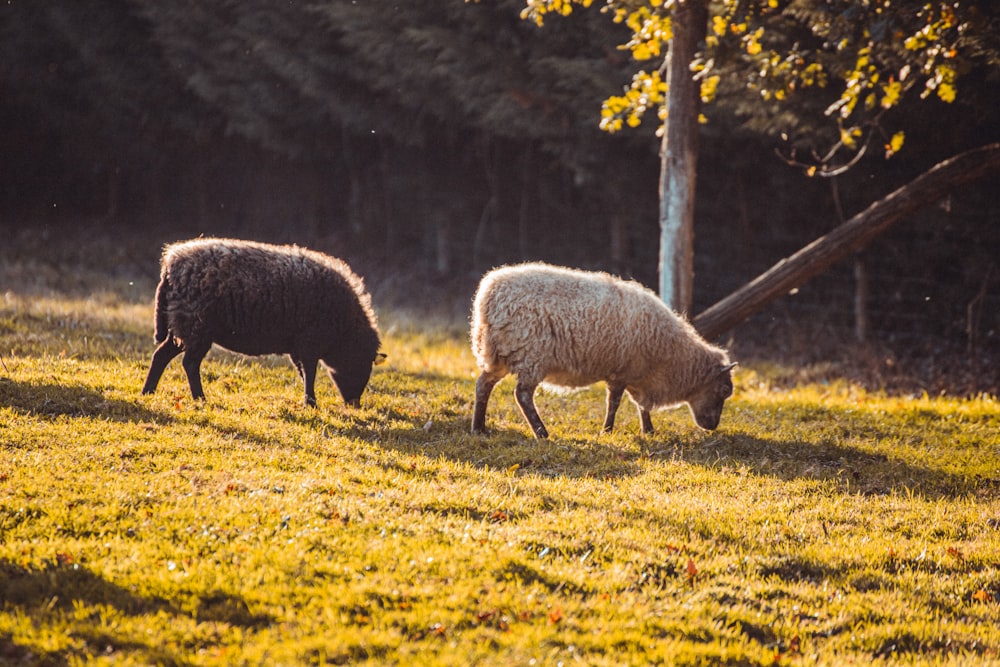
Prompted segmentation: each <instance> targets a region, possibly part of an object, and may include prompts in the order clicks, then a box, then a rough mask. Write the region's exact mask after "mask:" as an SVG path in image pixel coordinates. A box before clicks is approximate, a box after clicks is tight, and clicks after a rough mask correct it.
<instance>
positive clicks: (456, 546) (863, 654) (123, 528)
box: [0, 253, 1000, 665]
mask: <svg viewBox="0 0 1000 667" xmlns="http://www.w3.org/2000/svg"><path fill="white" fill-rule="evenodd" d="M154 254H155V253H154ZM71 259H72V258H71ZM0 260H2V261H0V264H3V268H0V277H2V278H4V279H5V280H6V281H7V282H6V283H0V361H2V365H0V665H7V664H11V665H13V664H18V665H19V664H40V665H74V664H84V663H86V664H116V665H121V664H143V665H145V664H164V665H232V664H248V665H259V664H273V665H298V664H428V665H434V664H440V665H468V664H518V665H572V664H587V665H620V664H636V665H638V664H654V663H665V664H729V665H772V664H787V665H812V664H824V665H826V664H829V665H834V664H836V665H840V664H850V663H853V664H871V663H879V662H884V663H891V664H896V663H903V664H969V663H970V662H974V663H976V664H983V663H987V664H988V663H994V664H1000V653H998V652H1000V401H998V400H996V399H995V398H990V397H980V398H976V399H964V400H959V399H953V398H947V397H927V396H886V395H876V394H871V393H867V392H865V391H864V390H862V389H860V388H858V387H856V386H852V385H850V384H847V383H845V382H843V381H838V380H836V379H834V378H830V379H829V380H828V381H818V382H815V383H811V384H808V385H801V386H793V387H787V386H784V384H782V385H781V386H778V385H777V384H776V383H775V382H774V381H773V380H774V378H775V377H778V376H782V375H787V369H782V368H780V367H777V366H774V367H769V366H763V365H762V366H759V367H753V366H751V367H742V368H741V369H740V370H739V372H738V373H737V376H736V383H737V390H736V395H735V397H734V398H733V399H732V400H731V401H730V403H729V404H728V405H727V408H726V412H725V413H724V415H723V423H722V426H721V428H720V429H719V430H718V431H716V432H714V433H705V432H702V431H699V430H698V429H697V428H696V427H695V426H694V425H693V424H692V422H691V420H690V418H689V416H688V415H687V414H686V411H685V410H675V411H666V412H662V413H658V414H657V415H654V422H655V424H656V425H657V427H658V433H657V435H655V436H653V437H645V436H642V435H640V434H639V433H638V420H637V418H636V416H635V414H634V411H633V410H632V409H631V407H625V406H623V409H622V412H621V414H620V416H619V431H618V432H617V433H615V434H613V435H598V430H599V427H600V422H601V418H602V416H603V388H602V387H595V388H592V389H589V390H585V391H581V392H577V393H573V394H569V395H554V394H544V395H542V396H540V397H539V400H538V403H539V409H540V410H541V411H542V413H543V416H544V417H545V418H546V421H547V424H548V426H549V429H550V431H551V432H552V433H553V437H552V438H551V440H549V441H542V442H538V441H535V440H533V439H530V438H529V437H528V434H529V430H528V428H527V425H526V424H525V423H524V422H523V420H522V418H521V416H520V414H519V413H518V412H517V409H516V406H515V404H514V401H513V397H512V383H511V382H510V380H506V381H504V382H503V383H502V384H501V385H499V386H498V388H497V390H496V392H495V393H494V399H493V402H492V404H491V411H490V414H489V416H488V420H489V424H490V426H491V427H493V429H494V434H493V435H492V436H490V437H479V436H472V435H470V434H469V433H468V431H469V421H470V417H471V410H472V395H473V385H474V377H475V368H474V363H473V360H472V356H471V354H470V352H469V351H468V346H467V343H466V341H465V339H464V333H463V332H462V331H461V329H456V327H454V326H450V327H449V326H440V325H436V324H434V323H430V322H422V321H419V320H416V319H413V318H411V317H403V316H402V315H400V314H394V313H391V312H390V313H385V312H383V313H380V315H381V317H382V321H383V330H384V333H385V336H384V337H385V349H386V351H387V352H388V353H389V355H390V357H389V363H388V364H387V365H385V366H380V367H378V368H376V371H375V373H374V375H373V378H372V382H371V384H370V386H369V390H368V392H367V393H366V394H365V396H364V398H363V400H362V407H361V408H359V409H349V408H346V407H345V406H344V405H343V403H342V402H341V400H340V397H339V396H337V395H336V391H335V388H334V386H333V384H332V383H331V382H330V381H329V379H328V378H325V377H324V378H323V379H322V380H321V381H320V382H318V383H317V395H318V399H319V407H318V408H317V409H308V408H305V407H303V405H302V404H301V387H300V385H299V381H298V379H297V378H296V376H295V375H294V373H293V370H292V368H291V365H290V364H289V363H288V362H287V360H285V359H282V358H278V357H274V358H271V357H267V358H261V359H247V358H244V357H239V356H237V355H231V354H228V353H225V352H224V351H221V350H215V351H213V352H212V353H211V354H210V355H209V359H208V360H207V361H206V363H205V365H204V367H203V375H204V378H205V390H206V394H207V395H208V399H207V400H206V401H205V402H204V403H198V402H193V401H192V400H191V399H190V396H189V394H188V392H187V386H186V382H185V380H184V377H183V372H182V370H181V368H180V364H179V362H177V361H175V362H174V363H173V364H172V365H171V366H170V367H168V369H167V373H166V374H165V375H164V379H163V381H162V382H161V385H160V388H159V391H158V392H157V393H156V394H155V395H153V396H149V397H140V396H139V387H140V386H141V384H142V380H143V378H144V376H145V371H146V366H147V363H148V358H149V355H150V354H151V352H152V347H153V345H152V324H151V320H152V312H151V310H152V309H151V306H150V302H151V300H152V290H153V283H152V279H151V278H150V276H149V275H148V274H145V275H135V276H133V275H131V274H130V271H129V270H127V269H122V270H120V271H116V272H114V273H113V274H111V275H101V273H100V271H99V270H93V271H91V270H88V269H86V267H82V268H81V269H80V270H79V271H69V272H67V271H64V270H62V271H61V270H55V269H53V271H54V272H53V274H52V275H51V276H49V277H47V278H46V277H45V276H44V275H43V276H42V277H41V278H39V279H38V280H39V281H41V282H40V283H25V282H23V281H21V282H17V281H15V280H14V277H15V276H17V275H18V270H17V269H18V267H17V266H16V265H15V264H16V261H17V260H15V259H13V258H12V257H11V256H4V255H2V254H0ZM34 268H37V267H34ZM151 272H155V267H154V268H153V270H152V271H151ZM32 275H37V271H34V270H33V272H32ZM11 285H14V287H13V288H12V287H11ZM377 305H378V304H377V303H376V306H377Z"/></svg>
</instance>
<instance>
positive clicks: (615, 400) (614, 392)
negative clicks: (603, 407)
mask: <svg viewBox="0 0 1000 667" xmlns="http://www.w3.org/2000/svg"><path fill="white" fill-rule="evenodd" d="M624 393H625V386H624V385H616V384H608V411H607V413H605V415H604V428H603V429H602V430H603V431H604V432H605V433H611V431H612V430H613V429H614V428H615V415H616V414H617V413H618V406H619V405H621V402H622V394H624Z"/></svg>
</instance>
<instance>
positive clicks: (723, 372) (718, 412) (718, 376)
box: [687, 363, 736, 431]
mask: <svg viewBox="0 0 1000 667" xmlns="http://www.w3.org/2000/svg"><path fill="white" fill-rule="evenodd" d="M735 366H736V364H735V363H732V364H726V365H725V366H721V367H719V368H717V369H716V370H715V371H714V372H713V373H712V375H711V377H710V378H709V379H708V380H706V381H705V382H704V383H703V384H702V385H701V386H700V387H699V388H698V391H696V392H695V394H694V395H693V396H692V397H691V398H689V399H688V402H687V403H688V407H689V408H690V409H691V416H692V417H694V421H695V423H697V424H698V426H700V427H701V428H703V429H705V430H708V431H714V430H715V429H716V428H717V427H718V426H719V420H720V419H722V408H723V406H724V405H725V404H726V399H727V398H729V397H730V396H732V395H733V368H734V367H735Z"/></svg>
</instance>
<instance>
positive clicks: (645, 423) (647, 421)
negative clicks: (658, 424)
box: [639, 406, 653, 435]
mask: <svg viewBox="0 0 1000 667" xmlns="http://www.w3.org/2000/svg"><path fill="white" fill-rule="evenodd" d="M639 423H640V424H642V432H643V433H645V434H647V435H649V434H650V433H653V418H652V417H650V416H649V410H647V409H646V408H644V407H642V406H639Z"/></svg>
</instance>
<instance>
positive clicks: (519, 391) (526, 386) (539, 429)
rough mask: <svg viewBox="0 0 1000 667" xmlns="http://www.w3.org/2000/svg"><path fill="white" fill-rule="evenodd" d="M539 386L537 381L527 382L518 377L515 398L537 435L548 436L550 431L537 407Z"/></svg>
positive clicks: (539, 436)
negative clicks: (536, 392) (536, 397)
mask: <svg viewBox="0 0 1000 667" xmlns="http://www.w3.org/2000/svg"><path fill="white" fill-rule="evenodd" d="M537 388H538V383H537V382H536V383H530V382H525V381H523V380H521V379H520V378H518V380H517V387H515V388H514V398H515V399H516V400H517V404H518V406H519V407H520V408H521V414H523V415H524V418H525V419H526V420H527V421H528V425H529V426H531V430H532V431H534V433H535V437H536V438H547V437H549V432H548V431H547V430H545V424H543V423H542V418H541V417H539V416H538V410H536V409H535V389H537Z"/></svg>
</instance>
